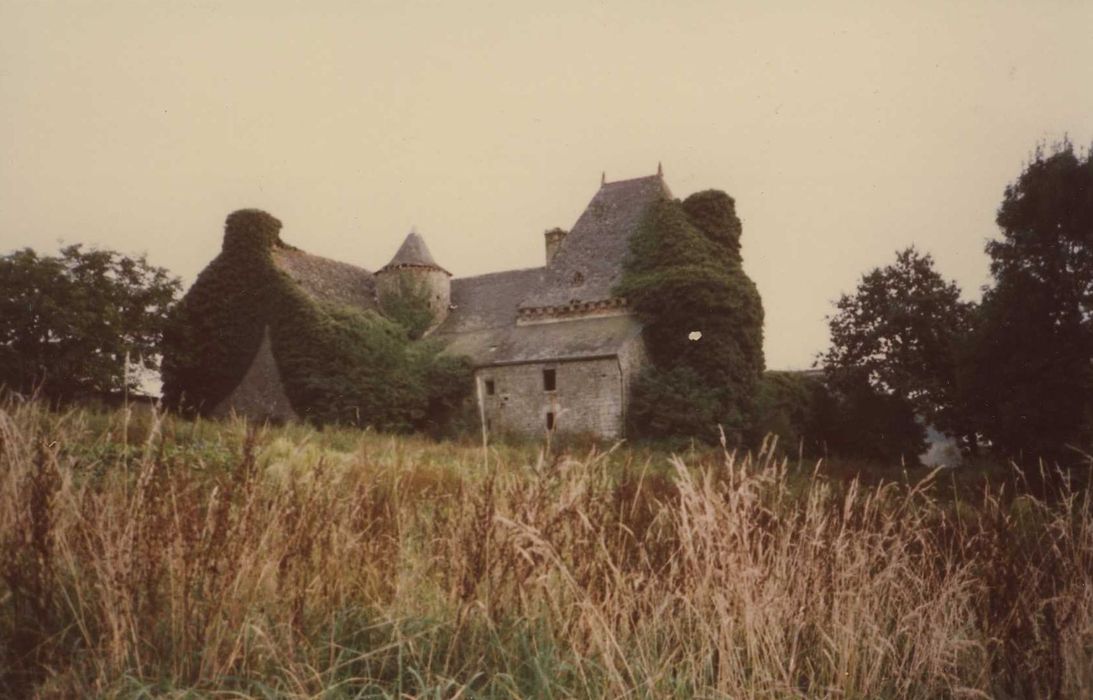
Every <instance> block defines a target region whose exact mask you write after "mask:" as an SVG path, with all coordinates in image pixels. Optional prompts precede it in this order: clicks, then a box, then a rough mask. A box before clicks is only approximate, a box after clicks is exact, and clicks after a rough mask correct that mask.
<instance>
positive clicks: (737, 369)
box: [615, 190, 764, 439]
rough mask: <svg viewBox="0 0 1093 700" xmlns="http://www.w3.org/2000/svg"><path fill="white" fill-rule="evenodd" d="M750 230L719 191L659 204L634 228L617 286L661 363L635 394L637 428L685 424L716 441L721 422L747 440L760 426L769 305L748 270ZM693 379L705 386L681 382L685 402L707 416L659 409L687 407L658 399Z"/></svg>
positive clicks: (650, 430) (687, 430) (646, 432)
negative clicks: (745, 241)
mask: <svg viewBox="0 0 1093 700" xmlns="http://www.w3.org/2000/svg"><path fill="white" fill-rule="evenodd" d="M740 230H741V225H740V220H739V218H737V216H736V213H735V204H734V202H733V200H732V198H731V197H729V196H728V195H727V194H725V193H724V192H716V191H712V190H711V191H706V192H700V193H697V194H695V195H692V196H691V197H688V198H687V200H685V201H684V202H682V203H681V202H679V201H670V200H667V199H665V200H662V201H660V202H658V203H656V204H655V205H654V206H653V207H652V208H651V210H650V212H649V214H648V216H647V218H646V220H645V221H644V222H643V225H642V226H641V228H640V229H639V230H638V231H637V232H636V233H635V234H634V237H633V239H632V240H631V244H630V246H631V250H630V256H629V257H628V259H627V262H626V264H625V267H624V274H623V279H622V281H621V283H620V284H619V286H618V288H617V289H616V290H615V292H616V294H618V295H620V296H624V297H626V298H627V300H628V301H629V302H630V304H631V306H632V308H633V309H634V310H635V311H636V313H637V314H638V316H639V317H640V318H641V319H642V321H643V322H644V324H645V328H644V336H645V340H646V346H647V347H648V349H649V354H650V359H651V361H652V367H651V368H650V369H649V370H647V372H648V374H649V376H648V377H646V378H645V379H644V380H643V381H639V382H637V383H636V384H635V387H634V391H633V393H632V397H633V401H634V402H635V410H634V412H633V414H632V415H633V419H634V420H633V421H632V426H633V428H634V430H635V431H636V432H637V434H640V435H643V436H657V435H661V434H664V433H666V432H672V431H677V430H678V431H683V432H681V433H677V434H680V435H684V436H701V437H704V438H707V439H716V435H717V425H719V424H720V425H722V426H723V427H724V428H725V430H726V432H727V433H729V434H731V435H733V436H735V437H737V438H739V437H741V436H742V435H743V434H744V433H745V432H746V431H747V430H748V429H749V428H750V427H751V426H752V424H753V422H754V418H755V415H754V414H755V403H754V402H755V395H756V390H757V386H758V382H759V377H760V375H761V374H762V372H763V364H764V362H763V305H762V302H761V300H760V298H759V291H758V290H757V289H756V287H755V284H754V283H753V282H752V281H751V280H750V279H749V278H748V276H747V275H746V274H745V273H744V270H743V268H742V267H741V261H740V245H739V238H740ZM685 369H686V370H689V371H690V372H689V373H686V372H683V371H682V370H685ZM684 378H687V382H690V384H687V386H691V384H693V381H692V380H694V381H698V380H700V382H701V385H702V387H703V388H702V389H701V391H700V390H699V388H698V386H697V385H696V386H691V389H692V390H688V391H683V389H682V388H681V389H680V391H679V392H677V393H679V396H678V397H677V398H679V399H686V397H687V396H688V395H690V396H692V397H693V402H694V404H693V408H694V411H693V412H694V413H695V418H696V420H700V421H702V422H680V421H677V420H676V419H675V418H674V417H673V416H669V415H664V416H659V417H658V416H657V415H655V414H656V413H657V412H658V411H660V412H669V411H671V412H675V411H676V410H677V409H676V408H669V406H675V405H676V403H677V402H675V401H665V402H661V403H659V404H658V402H657V401H655V400H653V399H654V398H655V397H656V396H658V395H662V394H664V393H665V392H666V391H667V390H668V389H667V387H669V386H670V385H671V384H672V383H673V382H676V381H683V380H684ZM680 386H681V387H682V386H684V384H681V385H680ZM645 392H649V393H648V394H646V393H645ZM646 408H647V409H648V410H647V411H646V410H645V409H646Z"/></svg>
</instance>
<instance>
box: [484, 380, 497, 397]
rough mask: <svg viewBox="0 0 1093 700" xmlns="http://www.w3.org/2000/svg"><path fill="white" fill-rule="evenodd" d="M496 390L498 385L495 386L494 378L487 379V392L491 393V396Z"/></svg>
mask: <svg viewBox="0 0 1093 700" xmlns="http://www.w3.org/2000/svg"><path fill="white" fill-rule="evenodd" d="M496 390H497V387H496V386H494V384H493V380H492V379H487V380H486V394H487V395H489V396H493V394H494V392H495V391H496Z"/></svg>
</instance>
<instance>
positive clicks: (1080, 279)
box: [963, 142, 1093, 460]
mask: <svg viewBox="0 0 1093 700" xmlns="http://www.w3.org/2000/svg"><path fill="white" fill-rule="evenodd" d="M1091 150H1093V149H1091ZM997 223H998V226H999V228H1000V229H1001V234H1002V236H1001V238H1000V239H998V240H993V241H990V242H989V243H988V244H987V253H988V254H989V255H990V257H991V274H992V276H993V277H994V286H993V287H992V288H991V289H988V290H987V291H986V293H985V295H984V299H983V304H982V312H981V314H980V317H979V320H978V323H977V327H976V329H975V332H974V334H973V335H972V338H971V342H970V343H969V347H968V352H967V355H966V357H965V362H964V371H963V377H964V383H963V385H964V396H965V400H966V402H967V404H968V405H969V407H970V412H971V414H972V416H973V419H974V420H975V422H976V424H977V425H978V426H980V429H981V430H982V432H983V433H984V434H985V435H986V436H987V437H988V438H989V439H990V441H991V442H992V443H993V444H994V445H995V446H996V447H998V448H999V449H1000V450H1001V451H1002V452H1004V453H1005V454H1007V455H1009V456H1011V457H1015V458H1016V457H1020V456H1022V455H1023V456H1025V457H1028V458H1035V457H1040V456H1043V457H1049V458H1053V459H1063V460H1066V459H1068V458H1069V459H1082V458H1081V457H1080V456H1079V453H1077V452H1075V451H1073V450H1071V449H1070V448H1077V449H1080V450H1084V451H1086V452H1089V450H1090V443H1091V440H1093V364H1091V363H1093V154H1091V152H1090V151H1087V152H1086V153H1085V155H1084V156H1082V155H1080V154H1078V153H1076V152H1075V150H1074V147H1073V146H1072V145H1071V144H1070V143H1069V142H1064V143H1062V144H1060V145H1058V146H1057V147H1055V148H1054V149H1053V150H1052V151H1051V153H1045V151H1044V149H1043V148H1042V147H1041V148H1038V149H1037V150H1036V152H1035V154H1034V155H1033V158H1032V161H1031V162H1030V163H1029V164H1028V165H1027V166H1026V167H1025V169H1024V171H1023V172H1022V173H1021V174H1020V176H1019V177H1018V178H1017V181H1016V182H1014V183H1013V184H1011V185H1009V186H1008V187H1007V188H1006V191H1005V195H1004V197H1003V200H1002V204H1001V206H1000V207H999V210H998V217H997Z"/></svg>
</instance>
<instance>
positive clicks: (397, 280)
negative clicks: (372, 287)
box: [376, 231, 452, 332]
mask: <svg viewBox="0 0 1093 700" xmlns="http://www.w3.org/2000/svg"><path fill="white" fill-rule="evenodd" d="M451 277H452V275H451V273H450V272H448V271H447V270H445V269H444V268H442V267H441V266H440V265H437V264H436V261H435V260H433V256H432V253H430V252H429V248H428V246H426V245H425V239H424V238H422V237H421V234H419V233H418V232H417V231H410V233H409V235H407V236H406V240H404V241H403V242H402V246H400V247H399V249H398V252H397V253H395V257H393V258H391V262H389V263H387V264H386V265H384V266H383V267H382V268H380V269H379V271H377V272H376V296H377V300H378V301H379V305H380V309H381V310H382V311H383V312H384V313H385V314H387V315H389V316H404V317H405V316H407V315H410V316H417V315H420V314H422V313H423V312H424V311H426V310H427V312H428V314H429V319H428V322H427V323H421V324H418V323H417V321H416V320H415V319H410V318H408V317H406V318H399V319H397V320H401V321H406V322H408V325H409V326H410V327H411V332H414V331H415V330H418V329H415V328H414V326H417V325H422V326H424V328H421V329H419V330H420V331H421V332H425V331H427V330H429V329H432V328H435V327H436V326H438V325H440V324H441V323H442V322H443V321H444V319H445V318H447V317H448V309H449V307H450V306H451V297H452V284H451Z"/></svg>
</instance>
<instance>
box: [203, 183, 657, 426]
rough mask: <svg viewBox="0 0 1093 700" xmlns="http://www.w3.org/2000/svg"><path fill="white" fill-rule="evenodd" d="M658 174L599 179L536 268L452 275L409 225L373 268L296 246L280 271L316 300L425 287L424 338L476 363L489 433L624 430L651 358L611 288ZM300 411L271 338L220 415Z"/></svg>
mask: <svg viewBox="0 0 1093 700" xmlns="http://www.w3.org/2000/svg"><path fill="white" fill-rule="evenodd" d="M671 196H672V194H671V191H670V190H669V189H668V186H667V185H666V184H665V182H664V176H663V171H661V169H660V168H659V167H658V169H657V174H656V175H652V176H649V177H641V178H636V179H632V180H622V181H618V182H607V181H606V179H604V180H601V184H600V188H599V191H597V192H596V194H595V196H593V197H592V201H591V202H589V204H588V206H587V207H586V208H585V210H584V212H583V213H582V214H581V215H580V217H579V218H578V219H577V222H576V223H575V224H574V225H573V227H572V229H571V230H570V231H569V232H568V233H565V232H564V231H561V230H558V229H555V230H552V231H547V232H546V233H545V234H544V235H545V249H546V250H545V252H546V259H545V261H544V264H543V265H542V266H540V267H533V268H528V269H523V270H507V271H504V272H494V273H490V274H485V275H478V276H475V277H461V278H453V277H452V275H451V273H449V272H448V271H447V270H445V269H444V268H443V267H442V266H441V265H440V264H438V263H437V261H436V260H434V259H433V256H432V255H431V254H430V252H429V249H428V247H427V246H426V245H425V240H424V239H423V238H422V236H421V235H419V234H418V233H417V232H413V231H412V232H411V233H410V234H409V235H408V236H407V237H406V239H405V241H404V242H403V243H402V246H401V247H400V248H399V249H398V252H397V253H395V256H394V258H392V259H391V261H390V262H389V263H387V265H385V266H383V267H382V268H380V269H379V270H378V271H376V272H374V273H372V272H369V271H367V270H364V269H362V268H359V267H355V266H353V265H348V264H346V263H342V262H337V261H334V260H329V259H326V258H321V257H318V256H315V255H310V254H308V253H305V252H303V251H300V250H298V249H292V248H281V249H277V250H276V251H275V252H274V260H275V263H276V264H277V266H278V267H279V268H280V269H281V270H283V271H284V272H285V273H287V275H288V276H289V277H290V278H291V279H292V280H293V281H294V282H296V284H298V285H299V287H300V288H301V289H302V290H303V291H304V292H305V293H307V294H309V295H311V296H312V297H313V298H315V299H317V300H321V301H327V302H334V303H339V304H348V305H351V306H356V307H358V308H361V309H373V310H379V311H382V308H381V304H380V299H383V298H386V297H387V295H388V294H390V293H394V292H397V291H398V289H399V285H400V284H402V283H403V282H402V281H403V280H405V279H406V278H407V277H409V278H410V279H411V280H413V281H415V282H416V284H417V287H418V288H419V289H427V290H428V293H429V304H430V310H431V311H432V313H433V314H434V318H433V325H432V327H431V328H430V330H429V331H428V333H427V334H428V336H429V337H432V338H436V339H438V340H440V341H441V342H443V343H444V345H445V347H446V348H447V351H448V352H451V353H455V354H460V355H465V356H467V357H469V358H470V359H471V362H472V365H473V366H474V375H475V382H476V389H477V400H478V402H479V409H480V412H481V415H482V416H483V418H484V420H485V423H486V428H487V430H489V431H491V432H498V431H504V432H513V433H525V434H541V433H543V432H544V431H559V432H567V433H586V434H592V435H596V436H600V437H604V438H616V437H620V436H622V434H623V430H624V426H625V424H626V407H627V402H628V398H629V389H630V385H631V382H632V381H633V379H634V378H635V377H636V375H637V373H638V372H639V371H640V369H641V367H642V365H643V363H644V362H645V361H646V359H645V350H644V345H643V342H642V337H641V324H640V323H639V321H638V320H637V319H636V318H635V317H634V316H633V315H632V314H631V313H630V311H629V310H628V308H627V305H626V300H625V299H620V298H618V297H615V296H613V295H612V293H611V290H612V288H613V287H614V286H615V285H616V284H617V283H618V282H619V280H620V278H621V276H622V266H623V261H624V260H625V258H626V256H627V254H628V253H629V248H630V238H631V236H633V234H634V232H635V230H636V229H637V228H638V226H639V225H640V223H641V221H642V218H643V215H644V214H645V212H646V211H647V209H648V208H649V206H650V205H651V204H653V203H654V202H656V201H657V200H658V199H660V198H665V197H667V198H670V197H671ZM232 411H235V412H237V413H240V414H243V415H250V416H254V417H271V416H272V417H276V418H282V419H291V418H294V417H295V416H294V413H293V411H292V409H291V406H290V405H289V403H288V400H287V398H286V397H285V395H284V390H283V389H282V388H281V387H280V379H279V373H278V371H277V367H276V361H275V359H274V356H273V353H272V352H271V350H270V346H269V339H268V335H267V338H266V340H264V341H263V343H262V347H261V348H260V349H259V352H258V355H257V356H256V357H255V359H254V361H253V363H252V365H251V368H250V369H249V370H248V371H247V372H246V374H245V375H244V377H243V379H242V380H241V382H240V385H239V386H238V387H237V388H236V389H235V390H234V391H233V392H232V394H231V395H229V396H228V397H227V398H226V399H225V400H224V401H223V402H222V403H221V404H220V405H219V406H218V407H217V408H216V410H215V411H214V413H218V414H226V413H229V412H232Z"/></svg>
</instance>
